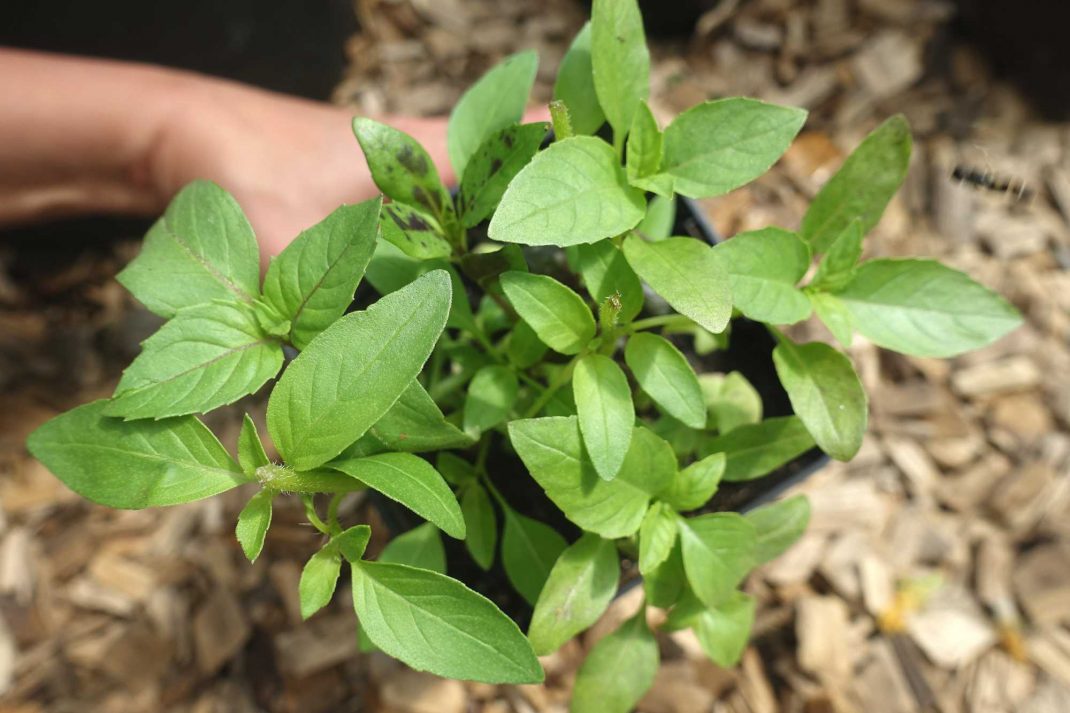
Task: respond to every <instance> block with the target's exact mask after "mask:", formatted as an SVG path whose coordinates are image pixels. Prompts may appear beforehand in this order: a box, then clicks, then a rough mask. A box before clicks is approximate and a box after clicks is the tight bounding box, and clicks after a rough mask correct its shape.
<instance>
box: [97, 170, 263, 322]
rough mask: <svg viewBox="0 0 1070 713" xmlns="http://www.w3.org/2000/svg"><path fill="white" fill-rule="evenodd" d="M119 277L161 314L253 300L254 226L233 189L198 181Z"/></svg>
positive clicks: (255, 286) (171, 208)
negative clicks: (234, 194) (233, 193)
mask: <svg viewBox="0 0 1070 713" xmlns="http://www.w3.org/2000/svg"><path fill="white" fill-rule="evenodd" d="M118 280H119V282H120V283H121V284H122V285H123V287H125V288H126V289H128V290H130V292H132V293H133V295H134V297H136V298H137V299H138V301H140V302H141V303H142V304H143V305H145V306H146V307H148V308H149V309H150V310H152V311H153V312H155V313H156V314H158V315H160V316H161V317H173V316H175V314H176V313H177V312H178V310H180V309H182V308H183V307H193V306H195V305H200V304H205V303H206V302H211V301H212V300H226V301H236V302H242V303H245V304H248V305H252V303H253V301H254V300H255V299H256V295H257V293H258V292H259V289H258V288H259V282H260V266H259V259H258V249H257V246H256V238H255V237H254V236H253V229H252V227H251V226H250V225H249V221H247V220H246V219H245V215H244V214H243V213H242V211H241V208H239V207H238V204H237V203H236V202H235V201H234V199H233V198H232V197H231V196H230V194H229V193H227V192H226V191H224V190H223V189H222V188H220V187H219V186H217V185H216V184H214V183H210V182H208V181H194V182H193V183H190V184H189V185H188V186H186V187H185V188H183V189H182V190H181V191H179V193H178V195H176V196H175V198H174V199H173V200H172V201H171V204H170V205H169V206H168V207H167V212H165V213H164V215H163V217H162V218H160V219H159V220H158V221H156V224H155V225H153V226H152V228H151V229H150V230H149V233H148V235H146V236H145V243H144V245H143V246H142V247H141V254H140V255H138V256H137V257H136V258H135V259H134V260H133V262H131V263H130V264H129V265H127V266H126V268H125V269H124V270H123V271H122V272H120V273H119V275H118Z"/></svg>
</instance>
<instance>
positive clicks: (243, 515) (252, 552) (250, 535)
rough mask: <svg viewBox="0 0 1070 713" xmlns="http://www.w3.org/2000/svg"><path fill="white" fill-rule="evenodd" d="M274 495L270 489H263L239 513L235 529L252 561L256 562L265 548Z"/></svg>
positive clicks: (243, 549)
mask: <svg viewBox="0 0 1070 713" xmlns="http://www.w3.org/2000/svg"><path fill="white" fill-rule="evenodd" d="M273 496H274V493H272V492H271V491H270V490H261V491H260V492H258V493H257V494H256V495H254V496H253V497H251V498H249V502H247V503H246V504H245V507H244V508H242V511H241V512H240V513H238V525H237V527H236V528H235V530H234V534H235V536H236V537H237V538H238V544H240V545H241V549H242V552H244V553H245V557H246V558H247V559H248V560H249V561H250V562H255V561H256V558H257V557H259V556H260V551H261V550H263V549H264V537H266V536H267V531H268V528H269V527H271V498H272V497H273Z"/></svg>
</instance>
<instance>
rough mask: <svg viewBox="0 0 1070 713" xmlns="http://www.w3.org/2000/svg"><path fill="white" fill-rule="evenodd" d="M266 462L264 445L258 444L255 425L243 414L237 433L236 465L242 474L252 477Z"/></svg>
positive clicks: (258, 436)
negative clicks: (239, 466) (239, 429)
mask: <svg viewBox="0 0 1070 713" xmlns="http://www.w3.org/2000/svg"><path fill="white" fill-rule="evenodd" d="M268 462H269V461H268V457H267V453H265V452H264V444H263V443H261V442H260V434H259V433H257V432H256V424H255V423H253V419H251V418H250V417H249V414H245V416H244V417H243V418H242V424H241V431H240V432H239V433H238V464H239V465H241V469H242V472H243V473H245V474H246V475H248V476H249V477H254V475H255V473H256V469H257V468H259V467H260V466H262V465H267V464H268Z"/></svg>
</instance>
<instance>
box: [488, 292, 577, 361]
mask: <svg viewBox="0 0 1070 713" xmlns="http://www.w3.org/2000/svg"><path fill="white" fill-rule="evenodd" d="M501 283H502V289H503V290H504V291H505V296H506V297H508V298H509V302H510V303H511V304H512V305H513V307H514V308H515V309H516V311H517V314H519V315H520V317H521V319H523V320H524V321H525V322H527V323H528V325H529V326H530V327H531V328H532V329H533V330H534V331H535V334H537V335H538V337H539V339H540V340H541V341H542V342H543V343H545V344H546V345H547V346H548V347H550V348H551V349H553V350H554V351H557V352H560V353H562V354H576V353H578V352H579V351H580V350H581V349H582V348H583V347H584V346H586V345H587V343H588V342H590V341H591V339H592V338H594V331H595V326H594V317H593V316H592V315H591V310H590V309H589V308H588V307H587V305H586V303H584V301H583V298H582V297H580V296H579V295H577V294H576V293H575V292H573V291H572V290H570V289H569V288H568V287H565V286H564V285H562V284H561V283H560V282H558V281H557V280H555V279H554V278H552V277H547V276H546V275H533V274H531V273H529V272H516V271H510V272H506V273H504V274H503V275H502V276H501Z"/></svg>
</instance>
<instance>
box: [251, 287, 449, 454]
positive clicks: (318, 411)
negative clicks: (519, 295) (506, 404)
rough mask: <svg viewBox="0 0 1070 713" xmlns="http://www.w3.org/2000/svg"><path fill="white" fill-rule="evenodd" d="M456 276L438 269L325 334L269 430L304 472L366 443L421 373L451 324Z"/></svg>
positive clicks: (292, 370) (293, 379)
mask: <svg viewBox="0 0 1070 713" xmlns="http://www.w3.org/2000/svg"><path fill="white" fill-rule="evenodd" d="M449 306H450V282H449V275H447V274H446V273H445V272H443V271H439V270H436V271H434V272H430V273H428V274H427V275H424V276H423V277H421V278H420V279H418V280H416V281H415V282H413V283H412V284H411V285H409V286H408V287H405V288H402V289H400V290H398V291H397V292H392V293H391V294H389V295H387V296H386V297H384V298H382V299H381V300H379V301H378V302H376V303H375V304H374V305H372V306H371V307H369V308H368V309H366V310H364V311H363V312H355V313H353V314H349V315H346V316H345V317H342V318H341V319H339V320H338V321H336V322H335V323H334V324H332V325H331V326H330V327H329V328H328V329H326V330H324V331H323V332H322V333H320V335H319V336H318V337H316V339H314V340H313V341H312V343H311V344H309V346H308V347H307V348H306V349H305V350H304V351H303V352H302V353H301V356H299V357H298V358H297V359H294V361H293V363H292V364H290V366H289V367H288V368H287V369H286V372H285V373H284V374H283V375H282V378H281V379H279V383H278V385H276V387H275V390H274V391H272V392H271V399H270V400H269V401H268V416H267V421H268V431H269V432H270V433H271V437H272V439H273V440H274V441H275V446H276V447H277V448H278V449H279V454H280V455H282V457H283V458H284V459H285V460H286V462H287V463H289V464H290V465H292V466H294V467H295V468H298V469H299V470H308V469H310V468H314V467H316V466H318V465H322V464H323V463H326V462H327V461H328V460H330V459H331V458H333V457H334V456H336V455H338V454H339V453H340V452H341V451H342V449H343V448H345V447H346V446H347V445H349V444H350V443H352V442H353V441H355V440H356V439H358V438H360V437H361V436H362V435H363V434H364V432H365V431H367V430H368V428H370V427H371V426H372V424H374V423H375V422H376V421H378V420H379V418H380V417H382V416H383V414H385V413H386V412H387V411H388V410H389V409H390V407H391V406H392V405H393V404H394V402H395V401H397V399H398V397H399V396H400V395H401V393H402V392H403V391H404V390H405V388H406V387H407V386H408V385H409V384H410V383H412V380H413V379H414V378H415V377H416V375H417V374H418V373H419V371H420V369H421V367H422V366H423V364H424V362H425V361H426V360H427V357H428V355H429V354H430V353H431V348H432V347H433V346H434V345H435V342H436V341H437V340H438V336H439V334H441V332H442V328H443V327H444V326H445V324H446V315H447V314H448V312H449Z"/></svg>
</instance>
